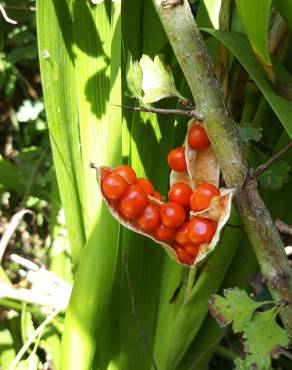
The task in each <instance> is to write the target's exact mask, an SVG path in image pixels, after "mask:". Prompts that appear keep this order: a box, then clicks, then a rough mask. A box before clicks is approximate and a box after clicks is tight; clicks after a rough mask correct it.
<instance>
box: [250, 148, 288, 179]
mask: <svg viewBox="0 0 292 370" xmlns="http://www.w3.org/2000/svg"><path fill="white" fill-rule="evenodd" d="M291 148H292V141H290V143H289V144H288V145H286V146H285V148H283V149H282V150H280V151H279V153H277V154H275V155H274V156H273V157H272V158H270V159H269V160H268V161H267V162H265V163H263V164H261V165H260V166H258V167H257V168H256V169H255V171H254V173H253V174H252V175H251V177H252V178H255V177H257V176H259V175H261V174H262V173H263V172H264V171H266V170H267V169H268V168H269V167H270V166H271V165H272V164H273V163H274V162H276V161H277V160H278V159H280V158H281V157H282V156H283V155H284V154H286V153H287V152H288V150H289V149H291Z"/></svg>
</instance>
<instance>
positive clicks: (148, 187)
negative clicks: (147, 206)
mask: <svg viewBox="0 0 292 370" xmlns="http://www.w3.org/2000/svg"><path fill="white" fill-rule="evenodd" d="M137 185H139V186H141V188H142V189H143V190H144V191H145V193H146V194H148V195H153V193H154V187H153V185H152V184H151V182H150V181H149V180H147V179H143V178H138V179H137Z"/></svg>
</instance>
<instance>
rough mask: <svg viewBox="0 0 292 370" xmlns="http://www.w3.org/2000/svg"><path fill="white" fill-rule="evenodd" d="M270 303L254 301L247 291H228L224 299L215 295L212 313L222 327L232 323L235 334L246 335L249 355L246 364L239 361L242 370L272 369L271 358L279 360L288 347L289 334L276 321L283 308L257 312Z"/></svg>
mask: <svg viewBox="0 0 292 370" xmlns="http://www.w3.org/2000/svg"><path fill="white" fill-rule="evenodd" d="M267 303H269V302H256V301H253V300H252V299H251V298H249V296H248V295H247V294H246V292H245V291H244V290H239V289H238V288H235V289H228V290H225V291H224V297H222V296H220V295H214V296H212V298H211V300H210V302H209V309H210V311H211V313H212V315H213V316H214V317H215V318H216V320H217V322H218V323H219V325H222V326H225V325H227V324H230V323H231V322H232V329H233V331H234V332H235V333H240V332H242V336H243V338H244V342H243V346H244V347H246V349H245V352H246V353H247V355H246V357H245V359H244V360H240V359H237V360H236V362H235V364H236V369H238V370H244V369H248V368H251V367H254V368H256V369H259V370H267V369H269V368H270V366H271V358H270V355H272V356H273V357H277V356H278V355H279V353H280V352H279V349H280V348H279V346H282V347H286V346H287V345H288V342H289V340H288V336H287V333H286V332H285V330H284V329H283V328H281V327H280V326H279V324H278V323H277V321H276V316H277V313H278V312H279V309H281V307H280V308H279V307H276V306H274V307H272V308H270V309H267V310H265V311H263V312H255V311H256V309H258V308H259V307H261V306H263V305H266V304H267ZM263 333H264V334H263Z"/></svg>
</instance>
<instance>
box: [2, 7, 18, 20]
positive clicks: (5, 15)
mask: <svg viewBox="0 0 292 370" xmlns="http://www.w3.org/2000/svg"><path fill="white" fill-rule="evenodd" d="M0 12H1V14H2V17H3V18H4V20H5V21H6V22H7V23H10V24H17V22H16V21H15V20H13V19H11V18H9V17H8V15H7V14H6V11H5V9H4V6H3V5H2V4H0Z"/></svg>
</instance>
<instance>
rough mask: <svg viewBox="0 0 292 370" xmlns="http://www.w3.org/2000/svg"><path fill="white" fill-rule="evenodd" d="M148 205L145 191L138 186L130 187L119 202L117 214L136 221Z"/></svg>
mask: <svg viewBox="0 0 292 370" xmlns="http://www.w3.org/2000/svg"><path fill="white" fill-rule="evenodd" d="M147 204H148V198H147V194H146V193H145V191H144V190H143V189H142V188H141V187H140V186H139V185H130V186H129V187H128V190H127V191H126V193H125V194H124V195H123V196H122V198H121V199H120V201H119V206H118V210H119V212H120V213H121V214H122V215H123V216H124V217H126V218H128V219H129V220H133V219H136V218H137V217H138V216H139V215H140V214H141V213H142V211H143V210H144V208H145V207H146V206H147Z"/></svg>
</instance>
